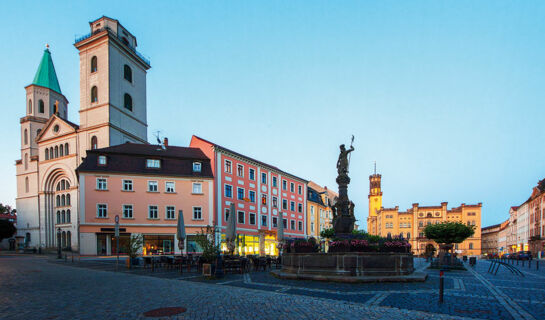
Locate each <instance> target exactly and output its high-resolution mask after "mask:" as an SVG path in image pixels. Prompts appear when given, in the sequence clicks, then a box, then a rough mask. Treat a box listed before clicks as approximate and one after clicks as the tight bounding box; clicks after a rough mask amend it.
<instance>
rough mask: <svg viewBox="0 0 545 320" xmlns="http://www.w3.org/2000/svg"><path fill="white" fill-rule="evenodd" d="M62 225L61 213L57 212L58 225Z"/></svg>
mask: <svg viewBox="0 0 545 320" xmlns="http://www.w3.org/2000/svg"><path fill="white" fill-rule="evenodd" d="M59 223H61V212H60V211H57V224H59Z"/></svg>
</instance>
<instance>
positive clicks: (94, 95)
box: [91, 86, 98, 103]
mask: <svg viewBox="0 0 545 320" xmlns="http://www.w3.org/2000/svg"><path fill="white" fill-rule="evenodd" d="M94 102H98V89H97V87H96V86H94V87H92V88H91V103H94Z"/></svg>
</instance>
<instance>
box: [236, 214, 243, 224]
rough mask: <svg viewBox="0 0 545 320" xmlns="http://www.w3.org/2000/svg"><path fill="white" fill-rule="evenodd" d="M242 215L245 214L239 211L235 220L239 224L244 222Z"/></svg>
mask: <svg viewBox="0 0 545 320" xmlns="http://www.w3.org/2000/svg"><path fill="white" fill-rule="evenodd" d="M244 216H245V214H244V211H239V212H238V220H237V222H238V223H240V224H244Z"/></svg>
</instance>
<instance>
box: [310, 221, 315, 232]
mask: <svg viewBox="0 0 545 320" xmlns="http://www.w3.org/2000/svg"><path fill="white" fill-rule="evenodd" d="M310 232H314V222H311V223H310Z"/></svg>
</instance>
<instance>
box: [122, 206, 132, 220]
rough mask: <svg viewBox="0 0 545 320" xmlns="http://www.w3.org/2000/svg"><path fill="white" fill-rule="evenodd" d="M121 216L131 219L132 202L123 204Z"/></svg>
mask: <svg viewBox="0 0 545 320" xmlns="http://www.w3.org/2000/svg"><path fill="white" fill-rule="evenodd" d="M123 218H125V219H131V218H132V204H124V205H123Z"/></svg>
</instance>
